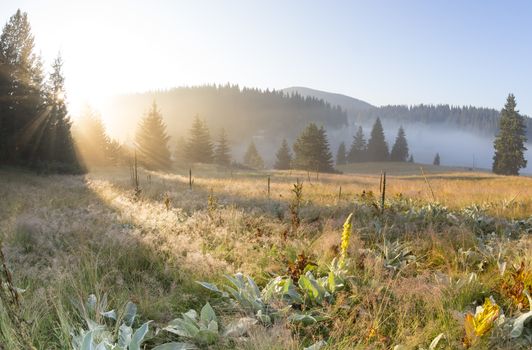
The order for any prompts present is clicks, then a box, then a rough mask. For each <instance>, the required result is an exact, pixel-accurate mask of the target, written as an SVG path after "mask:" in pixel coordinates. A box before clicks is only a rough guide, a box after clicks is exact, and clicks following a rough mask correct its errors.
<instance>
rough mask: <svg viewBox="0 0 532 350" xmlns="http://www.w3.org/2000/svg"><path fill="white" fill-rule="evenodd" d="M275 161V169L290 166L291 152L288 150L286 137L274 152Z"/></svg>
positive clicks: (285, 168)
mask: <svg viewBox="0 0 532 350" xmlns="http://www.w3.org/2000/svg"><path fill="white" fill-rule="evenodd" d="M275 156H276V158H277V159H276V161H275V166H274V168H275V169H277V170H288V169H290V168H291V167H292V153H291V152H290V147H289V146H288V142H286V139H284V140H283V143H281V147H280V148H279V150H278V151H277V153H276V154H275Z"/></svg>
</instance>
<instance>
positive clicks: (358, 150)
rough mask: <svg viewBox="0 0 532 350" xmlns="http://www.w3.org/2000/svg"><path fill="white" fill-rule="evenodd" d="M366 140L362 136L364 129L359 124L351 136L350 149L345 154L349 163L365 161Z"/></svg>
mask: <svg viewBox="0 0 532 350" xmlns="http://www.w3.org/2000/svg"><path fill="white" fill-rule="evenodd" d="M367 147H368V145H367V142H366V138H365V136H364V130H362V127H361V126H359V127H358V130H357V133H356V134H355V136H353V143H352V144H351V149H350V150H349V154H348V155H347V161H348V162H349V163H358V162H364V161H366V158H367V157H366V156H367Z"/></svg>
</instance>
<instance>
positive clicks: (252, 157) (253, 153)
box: [244, 141, 264, 169]
mask: <svg viewBox="0 0 532 350" xmlns="http://www.w3.org/2000/svg"><path fill="white" fill-rule="evenodd" d="M244 165H246V166H248V167H250V168H254V169H262V168H264V161H263V160H262V157H261V156H260V154H259V152H258V151H257V147H256V146H255V142H253V141H251V143H250V144H249V146H248V149H247V151H246V154H245V155H244Z"/></svg>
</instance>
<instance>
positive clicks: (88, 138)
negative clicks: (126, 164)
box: [72, 106, 123, 167]
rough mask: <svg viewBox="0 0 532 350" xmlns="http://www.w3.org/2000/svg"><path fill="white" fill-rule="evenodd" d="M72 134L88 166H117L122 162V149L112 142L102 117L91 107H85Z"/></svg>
mask: <svg viewBox="0 0 532 350" xmlns="http://www.w3.org/2000/svg"><path fill="white" fill-rule="evenodd" d="M72 134H73V137H74V141H75V143H76V148H77V151H78V153H79V155H80V157H81V161H82V162H83V164H85V165H86V166H89V167H90V166H105V165H116V164H118V163H119V162H121V161H122V158H123V155H122V147H121V145H120V143H118V142H117V141H115V140H112V139H111V138H110V137H109V136H108V135H107V131H106V129H105V126H104V124H103V122H102V118H101V116H100V115H99V114H98V113H97V112H96V111H94V110H93V109H92V108H91V107H90V106H85V107H84V109H83V111H82V113H81V115H80V117H79V118H78V120H76V122H75V123H74V126H73V130H72Z"/></svg>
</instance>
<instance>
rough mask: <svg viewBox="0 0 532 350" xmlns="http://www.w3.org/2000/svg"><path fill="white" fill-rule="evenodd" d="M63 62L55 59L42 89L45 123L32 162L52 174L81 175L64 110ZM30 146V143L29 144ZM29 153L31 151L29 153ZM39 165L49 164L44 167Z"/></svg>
mask: <svg viewBox="0 0 532 350" xmlns="http://www.w3.org/2000/svg"><path fill="white" fill-rule="evenodd" d="M62 68H63V60H62V59H61V56H58V57H57V58H56V59H55V61H54V63H53V64H52V72H51V73H50V77H49V79H48V82H47V86H46V111H45V112H44V114H43V115H45V116H46V119H47V120H46V122H45V126H44V131H43V135H42V137H39V139H40V142H39V143H38V146H37V149H38V151H37V152H36V158H35V159H34V161H35V162H36V163H37V164H38V165H39V167H41V166H43V165H44V166H45V168H47V169H52V171H58V172H67V173H72V172H73V173H77V172H80V171H81V167H80V164H79V162H78V159H77V155H76V150H75V148H74V141H73V139H72V134H71V130H70V129H71V126H72V123H71V121H70V117H69V116H68V110H67V106H66V93H65V78H64V76H63V72H62ZM30 144H31V142H30ZM31 153H33V151H31ZM43 163H51V166H50V165H45V164H43Z"/></svg>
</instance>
